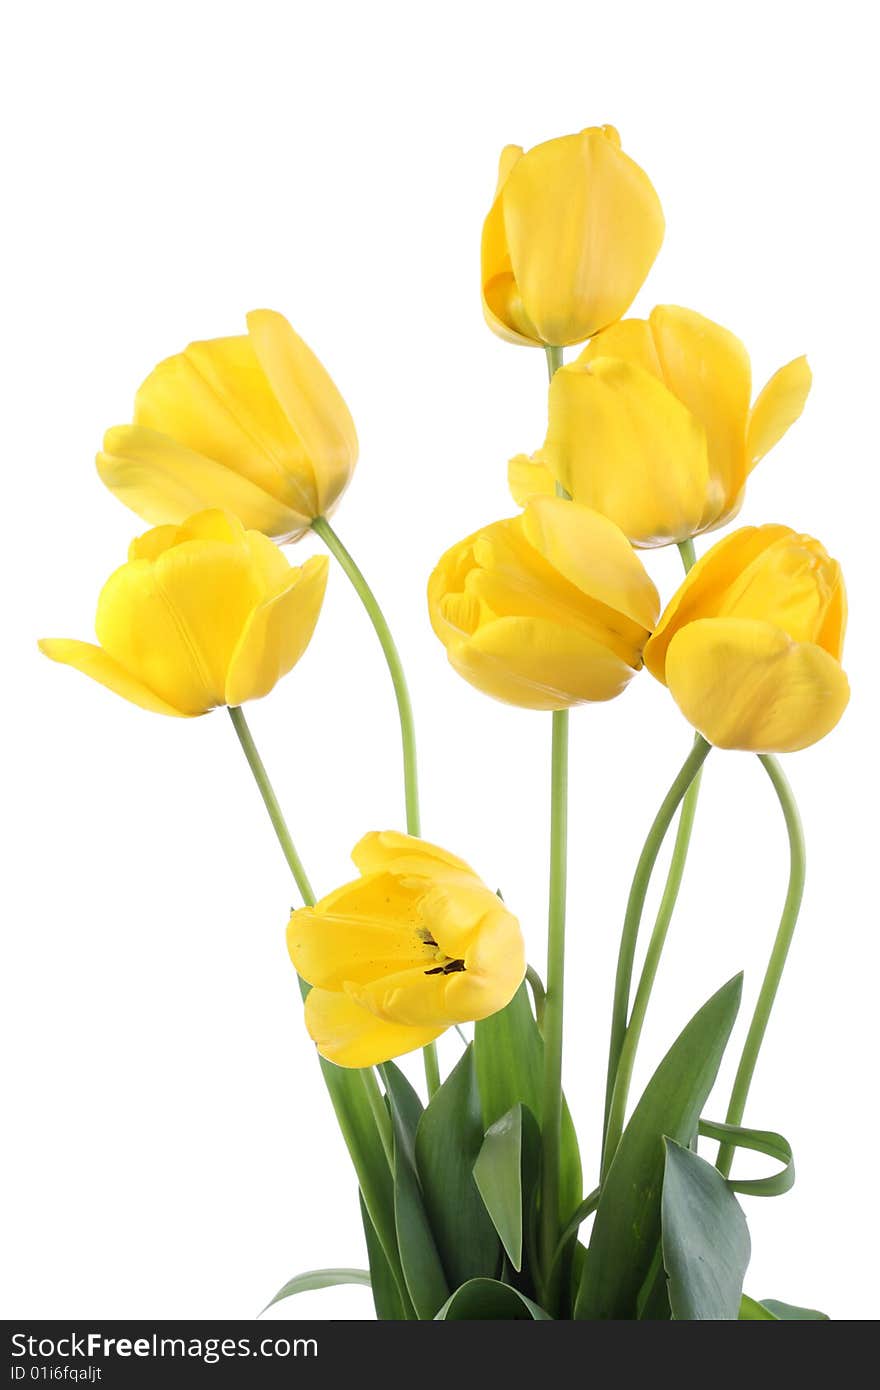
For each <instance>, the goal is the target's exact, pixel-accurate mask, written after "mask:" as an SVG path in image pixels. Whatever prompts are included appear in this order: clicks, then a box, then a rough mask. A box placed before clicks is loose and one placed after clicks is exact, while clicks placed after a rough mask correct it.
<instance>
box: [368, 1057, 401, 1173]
mask: <svg viewBox="0 0 880 1390" xmlns="http://www.w3.org/2000/svg"><path fill="white" fill-rule="evenodd" d="M361 1076H362V1077H363V1078H364V1089H365V1090H366V1093H367V1100H368V1101H369V1104H370V1110H371V1111H372V1112H373V1119H374V1120H375V1122H376V1128H377V1130H378V1131H379V1138H380V1139H381V1141H382V1148H383V1150H384V1152H385V1157H386V1158H387V1160H388V1167H389V1168H390V1169H391V1171H392V1173H393V1172H394V1149H393V1148H392V1141H391V1116H390V1115H389V1114H388V1106H387V1105H386V1104H385V1101H384V1099H383V1097H382V1093H381V1092H380V1090H379V1086H378V1083H377V1082H376V1077H375V1074H374V1072H373V1069H372V1067H367V1068H365V1069H364V1070H363V1071H362V1072H361Z"/></svg>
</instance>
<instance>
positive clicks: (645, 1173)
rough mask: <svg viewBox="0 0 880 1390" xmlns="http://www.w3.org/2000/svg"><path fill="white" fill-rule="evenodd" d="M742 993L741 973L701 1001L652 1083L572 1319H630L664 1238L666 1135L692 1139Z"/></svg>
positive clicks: (610, 1182)
mask: <svg viewBox="0 0 880 1390" xmlns="http://www.w3.org/2000/svg"><path fill="white" fill-rule="evenodd" d="M741 993H742V976H741V975H738V976H736V977H735V978H734V979H733V980H731V981H729V983H728V984H726V985H724V986H723V988H722V989H720V990H719V991H718V993H717V994H714V995H713V996H712V998H711V999H710V1000H709V1001H708V1002H707V1003H706V1004H704V1005H703V1007H702V1008H701V1009H700V1010H699V1012H698V1013H696V1014H695V1015H694V1017H693V1018H692V1019H691V1021H690V1023H689V1024H688V1025H687V1027H686V1028H685V1029H684V1031H683V1032H682V1033H681V1034H680V1035H679V1037H678V1038H677V1039H676V1041H675V1042H674V1043H673V1045H672V1047H671V1048H670V1049H669V1051H668V1052H667V1054H666V1056H665V1057H664V1058H663V1061H662V1062H661V1063H660V1065H659V1067H658V1068H657V1070H656V1071H655V1073H654V1075H653V1076H652V1077H651V1080H650V1081H649V1082H648V1085H647V1087H646V1088H645V1092H644V1094H643V1096H642V1098H641V1100H640V1101H639V1103H638V1105H637V1106H636V1108H635V1110H634V1111H633V1115H632V1118H631V1119H630V1121H629V1124H628V1125H627V1126H626V1129H625V1130H624V1132H623V1137H622V1138H621V1141H620V1144H619V1146H618V1149H617V1152H616V1154H615V1155H614V1158H613V1160H612V1163H611V1167H610V1168H609V1170H608V1174H607V1176H606V1178H605V1182H604V1185H603V1189H602V1196H601V1198H600V1199H599V1206H598V1208H597V1211H596V1219H595V1221H594V1222H593V1229H592V1232H591V1236H590V1245H589V1258H588V1260H587V1262H586V1265H585V1267H584V1273H583V1278H582V1279H581V1285H580V1289H579V1290H578V1296H577V1300H576V1303H575V1317H577V1318H584V1319H588V1320H597V1319H602V1318H622V1319H627V1320H628V1319H631V1318H634V1317H635V1316H636V1306H637V1300H638V1296H639V1291H640V1290H641V1288H642V1285H643V1284H644V1282H645V1279H646V1278H647V1275H648V1272H649V1270H650V1267H651V1262H652V1260H653V1259H654V1256H655V1252H656V1250H657V1246H658V1242H659V1239H660V1193H661V1190H662V1187H663V1161H664V1153H663V1137H664V1136H668V1137H669V1138H670V1139H674V1140H675V1141H676V1142H677V1143H679V1144H689V1143H690V1142H691V1140H692V1139H693V1137H694V1136H695V1134H696V1132H697V1124H698V1122H699V1118H700V1111H701V1110H702V1108H703V1106H704V1105H705V1103H706V1100H707V1099H708V1096H709V1092H710V1091H711V1089H712V1086H713V1084H714V1082H715V1077H716V1075H717V1073H718V1067H719V1064H720V1062H721V1058H722V1055H723V1053H724V1049H725V1047H726V1046H727V1040H728V1038H729V1037H730V1032H731V1029H732V1028H733V1024H734V1020H735V1018H736V1014H737V1010H738V1008H739V1001H740V996H741Z"/></svg>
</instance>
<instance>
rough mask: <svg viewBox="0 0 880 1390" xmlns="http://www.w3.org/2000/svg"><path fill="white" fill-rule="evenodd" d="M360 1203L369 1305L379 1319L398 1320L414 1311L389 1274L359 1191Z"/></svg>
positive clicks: (385, 1320)
mask: <svg viewBox="0 0 880 1390" xmlns="http://www.w3.org/2000/svg"><path fill="white" fill-rule="evenodd" d="M358 1196H359V1198H360V1205H361V1220H362V1221H363V1223H364V1237H365V1239H366V1242H367V1255H368V1257H369V1261H370V1283H371V1285H372V1289H373V1305H374V1307H375V1309H376V1317H377V1318H378V1319H379V1321H380V1322H402V1321H405V1320H408V1319H410V1318H414V1317H415V1310H414V1309H413V1306H412V1304H411V1303H410V1301H409V1297H408V1296H406V1295H404V1294H401V1292H400V1289H399V1288H398V1287H397V1280H396V1279H395V1278H394V1275H393V1274H392V1273H391V1266H390V1265H389V1263H388V1261H387V1259H386V1258H385V1251H384V1250H383V1249H382V1242H381V1241H380V1239H379V1237H378V1236H377V1235H376V1229H375V1227H374V1225H373V1223H372V1221H371V1220H370V1217H369V1214H368V1212H367V1208H366V1207H365V1206H364V1198H363V1194H362V1193H358Z"/></svg>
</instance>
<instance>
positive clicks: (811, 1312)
mask: <svg viewBox="0 0 880 1390" xmlns="http://www.w3.org/2000/svg"><path fill="white" fill-rule="evenodd" d="M761 1303H762V1305H763V1306H764V1308H766V1310H767V1312H768V1313H772V1314H773V1316H774V1318H776V1319H777V1321H778V1322H828V1321H829V1317H828V1314H827V1313H819V1312H817V1311H816V1309H815V1308H798V1307H797V1306H796V1305H795V1304H794V1303H780V1301H779V1299H778V1298H762V1299H761Z"/></svg>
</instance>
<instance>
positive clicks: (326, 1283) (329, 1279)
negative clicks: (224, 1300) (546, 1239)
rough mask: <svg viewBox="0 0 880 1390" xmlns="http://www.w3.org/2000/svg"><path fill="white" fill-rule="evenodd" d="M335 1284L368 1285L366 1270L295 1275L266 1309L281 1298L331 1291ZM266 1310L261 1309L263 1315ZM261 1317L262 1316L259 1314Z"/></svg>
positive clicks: (367, 1272) (327, 1270)
mask: <svg viewBox="0 0 880 1390" xmlns="http://www.w3.org/2000/svg"><path fill="white" fill-rule="evenodd" d="M336 1284H366V1285H367V1286H368V1287H369V1284H370V1271H369V1270H368V1269H310V1270H307V1272H306V1273H305V1274H297V1276H296V1278H294V1279H289V1280H288V1281H287V1283H286V1284H285V1285H284V1287H283V1288H281V1289H279V1290H278V1292H277V1293H276V1295H275V1297H274V1298H270V1299H269V1302H268V1303H267V1304H266V1308H271V1307H272V1304H273V1303H280V1302H281V1300H282V1298H290V1297H291V1295H292V1294H295V1293H307V1292H308V1291H309V1290H310V1289H332V1288H333V1287H334V1285H336ZM266 1308H264V1309H263V1312H264V1313H265V1311H266ZM261 1316H262V1314H261Z"/></svg>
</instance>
